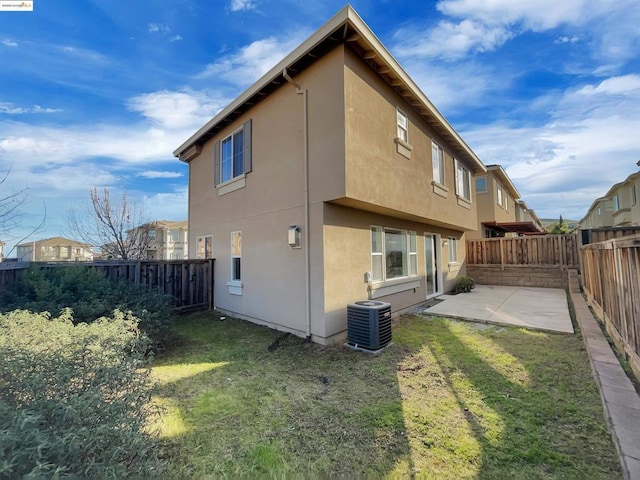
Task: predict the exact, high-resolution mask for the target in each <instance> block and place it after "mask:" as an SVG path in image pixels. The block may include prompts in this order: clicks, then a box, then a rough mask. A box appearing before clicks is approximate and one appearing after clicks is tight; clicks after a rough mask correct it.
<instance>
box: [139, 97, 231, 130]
mask: <svg viewBox="0 0 640 480" xmlns="http://www.w3.org/2000/svg"><path fill="white" fill-rule="evenodd" d="M229 101H230V99H227V98H225V97H223V96H221V95H217V94H209V95H208V94H207V93H205V92H189V91H182V92H175V91H168V90H163V91H160V92H152V93H145V94H143V95H138V96H136V97H133V98H131V99H130V100H129V102H128V104H127V107H128V108H129V110H131V111H134V112H140V113H141V114H142V115H144V116H145V117H147V118H149V119H151V120H153V121H154V123H156V124H158V125H160V126H161V127H164V128H169V129H175V128H189V127H192V128H194V127H198V126H200V125H201V124H203V123H205V122H206V121H207V120H209V119H210V118H211V117H213V116H214V115H215V114H216V113H217V112H218V111H220V110H221V109H222V108H223V107H224V106H225V105H227V104H228V103H229Z"/></svg>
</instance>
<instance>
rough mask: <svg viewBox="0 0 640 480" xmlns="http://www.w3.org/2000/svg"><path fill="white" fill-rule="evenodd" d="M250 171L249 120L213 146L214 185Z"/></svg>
mask: <svg viewBox="0 0 640 480" xmlns="http://www.w3.org/2000/svg"><path fill="white" fill-rule="evenodd" d="M250 171H251V120H249V121H248V122H246V123H244V124H243V125H242V127H240V128H238V129H237V130H235V131H234V132H232V133H231V134H230V135H227V136H226V137H224V138H223V139H222V140H221V141H220V142H216V144H215V145H214V184H215V185H219V184H221V183H225V182H229V181H231V180H233V179H234V178H238V177H241V176H242V175H243V174H245V173H248V172H250Z"/></svg>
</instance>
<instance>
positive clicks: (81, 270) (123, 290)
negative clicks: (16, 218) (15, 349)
mask: <svg viewBox="0 0 640 480" xmlns="http://www.w3.org/2000/svg"><path fill="white" fill-rule="evenodd" d="M2 300H3V302H2V303H3V305H5V307H3V311H11V310H15V309H21V310H30V311H32V312H51V313H53V314H57V313H59V312H61V311H62V310H63V309H65V308H67V307H68V308H71V309H72V310H73V318H74V322H75V323H80V322H85V323H90V322H93V321H94V320H95V319H97V318H100V317H103V316H105V315H110V314H111V312H113V310H115V309H119V310H122V311H131V312H133V314H134V316H135V317H136V318H138V321H139V324H140V328H141V329H142V330H143V331H144V332H145V333H147V335H148V336H149V337H150V338H151V339H152V340H153V342H154V347H155V348H161V347H162V345H164V344H165V343H166V342H167V340H168V338H169V335H170V330H169V327H170V326H171V324H172V322H173V320H174V319H175V313H174V312H173V309H172V308H171V298H170V297H167V296H165V295H160V294H158V293H157V292H154V291H151V290H149V289H148V288H145V287H143V286H139V285H135V284H133V283H130V282H121V283H115V282H111V281H109V280H108V279H106V278H105V277H104V276H103V275H102V274H101V273H100V272H97V271H96V270H94V269H92V268H89V267H80V266H70V267H55V268H38V267H31V268H29V269H27V270H25V271H24V272H22V275H21V277H20V281H19V282H18V284H17V287H16V288H15V289H14V290H12V291H8V292H5V293H4V294H3V298H2Z"/></svg>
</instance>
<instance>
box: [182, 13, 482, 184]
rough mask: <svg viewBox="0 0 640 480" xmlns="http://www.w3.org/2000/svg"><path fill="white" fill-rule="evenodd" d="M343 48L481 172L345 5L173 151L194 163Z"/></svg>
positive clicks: (457, 138) (464, 146)
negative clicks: (237, 123)
mask: <svg viewBox="0 0 640 480" xmlns="http://www.w3.org/2000/svg"><path fill="white" fill-rule="evenodd" d="M341 44H346V45H348V46H349V47H350V48H351V49H352V50H353V51H354V52H355V53H356V54H357V55H359V56H360V57H361V58H362V59H363V60H364V61H365V62H366V63H367V64H368V65H369V66H370V67H371V69H372V70H373V71H374V72H376V73H377V74H378V75H379V76H380V77H381V78H382V79H383V80H384V81H385V82H387V83H388V84H389V85H390V86H391V88H393V89H394V90H395V91H396V92H398V93H399V94H400V95H401V96H402V97H403V98H405V99H406V101H407V103H408V104H409V105H411V106H412V108H413V110H414V111H415V112H416V113H417V114H418V115H419V116H420V117H421V118H422V119H423V120H424V121H425V122H426V123H427V124H428V125H429V126H431V128H433V129H434V130H435V131H436V132H437V133H438V134H440V135H441V136H442V137H443V138H445V140H447V141H448V142H449V143H450V145H451V146H452V147H453V150H454V153H455V155H456V158H458V159H460V160H464V161H465V163H467V164H468V166H470V167H471V169H472V171H473V172H474V173H479V172H485V171H486V168H485V166H484V164H483V163H482V161H481V160H480V159H479V158H478V157H477V156H476V154H475V153H474V152H473V151H472V150H471V148H470V147H469V146H468V145H467V144H466V142H465V141H464V140H463V139H462V137H460V135H459V134H458V132H456V131H455V130H454V128H453V127H452V126H451V125H450V124H449V122H448V121H447V120H446V119H445V118H444V116H443V115H442V114H441V113H440V112H439V111H438V109H437V108H436V107H435V106H434V105H433V103H431V101H430V100H429V99H428V98H427V96H426V95H425V94H424V93H423V92H422V91H421V90H420V88H419V87H418V86H417V85H416V84H415V82H414V81H413V80H412V79H411V78H410V77H409V75H408V74H407V73H406V72H405V71H404V69H403V68H402V67H401V66H400V64H399V63H398V62H397V61H396V59H395V58H394V57H393V56H392V55H391V53H390V52H389V51H388V50H387V49H386V47H385V46H384V45H383V44H382V42H381V41H380V40H379V39H378V38H377V37H376V36H375V34H374V33H373V32H372V31H371V29H370V28H369V27H368V26H367V24H366V23H365V22H364V21H363V20H362V19H361V18H360V16H359V15H358V14H357V13H356V11H355V10H354V9H353V8H352V7H351V6H350V5H347V6H345V7H344V8H343V9H342V10H340V11H339V12H338V13H337V14H336V15H335V16H334V17H333V18H331V19H330V20H329V21H328V22H327V23H325V24H324V25H323V26H322V27H320V28H319V29H318V30H317V31H316V32H315V33H313V34H312V35H311V36H310V37H309V38H308V39H307V40H305V41H304V42H303V43H302V44H300V45H299V46H298V47H297V48H296V49H295V50H294V51H293V52H291V53H290V54H289V55H287V56H286V57H285V58H284V59H283V60H281V61H280V62H279V63H278V64H277V65H276V66H275V67H273V68H272V69H271V70H269V71H268V72H267V73H266V74H265V75H263V76H262V77H261V78H260V79H259V80H258V81H257V82H255V83H254V84H253V85H251V86H250V87H249V88H248V89H247V90H245V91H244V92H243V93H242V94H241V95H240V96H239V97H238V98H236V99H235V100H234V101H233V102H231V103H230V104H229V105H228V106H227V107H225V108H224V109H223V110H222V111H221V112H220V113H218V114H217V115H216V116H215V117H213V118H212V119H211V120H210V121H209V122H207V123H206V124H205V125H204V126H203V127H202V128H200V129H199V130H198V131H197V132H196V133H194V134H193V135H192V136H191V137H189V138H188V139H187V140H186V141H185V142H184V143H183V144H182V145H180V146H179V147H178V148H177V149H176V150H175V151H174V152H173V154H174V156H176V157H178V158H179V159H180V160H182V161H184V162H188V161H189V160H191V159H192V158H194V157H195V156H196V155H197V154H198V153H200V149H201V147H202V145H203V144H204V143H205V142H207V141H208V140H209V139H210V138H212V137H213V136H214V135H216V134H217V133H218V132H219V131H220V130H222V129H223V128H225V127H226V126H227V125H228V124H229V123H231V122H233V121H234V120H236V119H237V118H238V117H239V116H240V115H242V114H244V113H245V112H247V111H248V110H250V109H251V107H252V106H253V105H255V104H256V103H258V102H260V101H261V100H262V99H264V98H265V97H266V96H268V95H269V94H270V93H271V92H273V91H275V90H276V89H278V88H279V87H280V86H281V85H283V84H285V83H286V82H287V78H286V76H288V75H291V76H294V75H296V74H298V73H300V72H301V71H303V70H304V69H306V68H308V67H309V66H310V65H312V64H313V63H314V62H315V61H316V60H317V59H318V58H320V57H322V56H323V55H325V54H326V53H328V52H329V51H331V50H332V49H333V48H334V47H336V46H337V45H341Z"/></svg>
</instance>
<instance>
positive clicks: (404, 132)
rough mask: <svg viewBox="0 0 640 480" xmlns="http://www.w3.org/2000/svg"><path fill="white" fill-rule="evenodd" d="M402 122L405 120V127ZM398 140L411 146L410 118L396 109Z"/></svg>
mask: <svg viewBox="0 0 640 480" xmlns="http://www.w3.org/2000/svg"><path fill="white" fill-rule="evenodd" d="M401 120H404V125H401V123H402V122H401ZM396 138H397V139H398V140H401V141H402V142H404V143H405V144H407V145H408V144H409V117H408V116H407V114H406V113H404V112H403V111H402V110H400V109H399V108H396Z"/></svg>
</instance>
